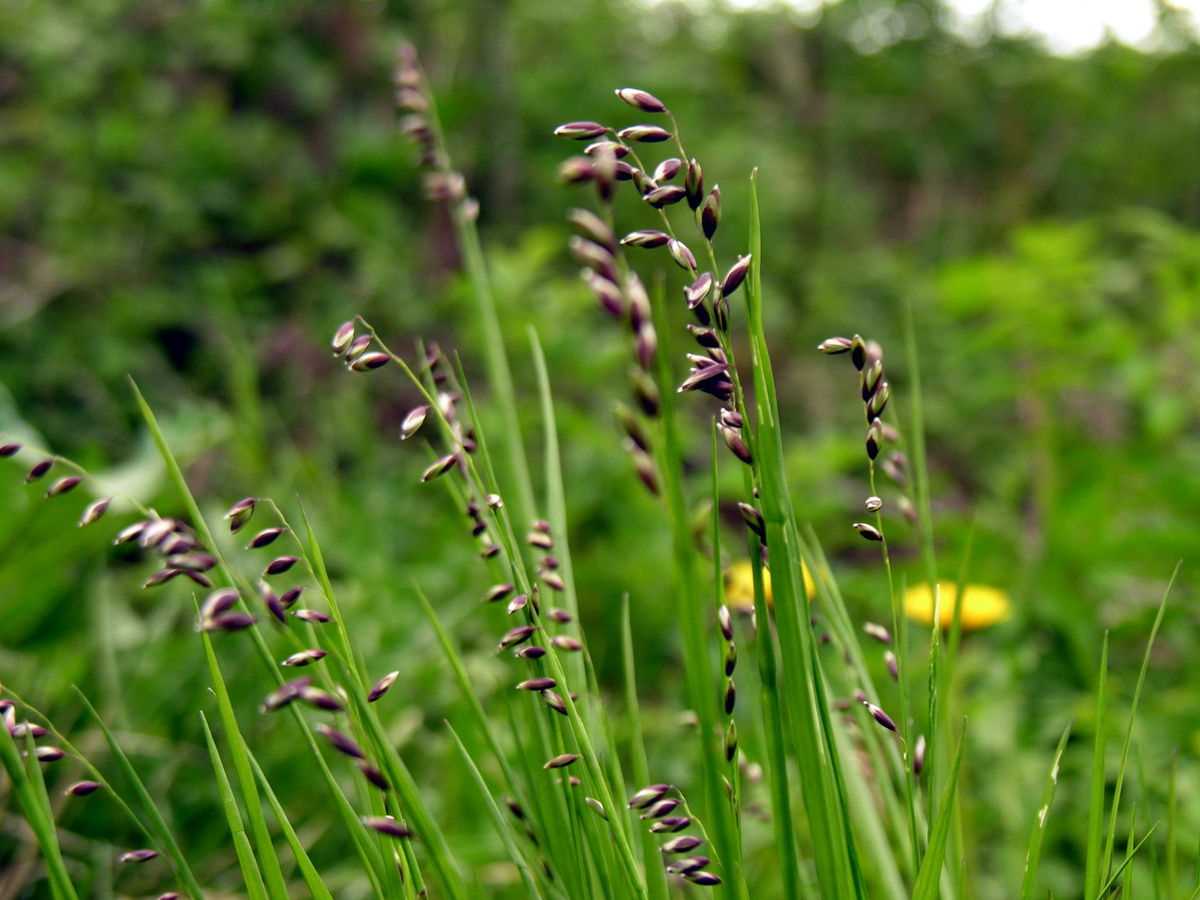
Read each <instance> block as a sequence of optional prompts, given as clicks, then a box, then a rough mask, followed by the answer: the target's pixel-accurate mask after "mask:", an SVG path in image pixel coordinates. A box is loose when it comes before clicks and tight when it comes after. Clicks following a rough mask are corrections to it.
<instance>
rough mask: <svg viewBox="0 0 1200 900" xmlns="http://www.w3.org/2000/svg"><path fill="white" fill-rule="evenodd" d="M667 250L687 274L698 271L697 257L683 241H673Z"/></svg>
mask: <svg viewBox="0 0 1200 900" xmlns="http://www.w3.org/2000/svg"><path fill="white" fill-rule="evenodd" d="M667 250H668V252H670V254H671V259H673V260H675V263H676V265H678V266H679V268H681V269H683V270H684V271H685V272H695V271H696V257H695V255H694V254H693V253H692V251H691V250H690V249H689V248H688V245H687V244H685V243H684V242H683V241H675V240H673V241H671V242H670V243H669V244H667Z"/></svg>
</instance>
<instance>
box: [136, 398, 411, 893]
mask: <svg viewBox="0 0 1200 900" xmlns="http://www.w3.org/2000/svg"><path fill="white" fill-rule="evenodd" d="M129 385H130V388H131V390H132V391H133V395H134V399H135V400H136V402H137V406H138V411H139V412H140V413H141V415H142V419H143V420H144V421H145V423H146V427H147V429H148V430H149V432H150V436H151V438H152V439H153V441H154V445H155V447H156V448H157V449H158V452H159V455H160V456H161V457H162V461H163V465H164V467H165V468H166V470H167V475H168V477H169V478H170V480H171V482H172V484H174V486H175V489H176V491H177V492H178V493H179V496H180V499H181V500H182V501H183V504H184V506H185V507H186V508H187V511H188V515H189V516H190V517H191V519H192V524H193V526H194V527H195V529H196V531H197V533H198V534H199V535H200V537H201V539H202V541H203V543H204V545H205V547H206V548H207V549H208V550H209V551H210V552H211V553H212V554H213V555H214V556H215V557H216V558H217V563H218V567H219V570H220V571H221V573H222V574H223V575H224V577H225V579H226V580H227V581H228V583H229V584H231V585H235V586H238V587H239V589H240V591H241V592H242V593H243V598H242V604H243V606H244V605H245V596H246V595H248V594H249V588H248V587H247V585H246V584H245V583H244V582H242V581H239V579H238V578H237V576H236V574H235V573H234V572H233V570H232V569H231V568H230V566H229V564H228V562H227V561H226V560H225V558H224V556H223V555H222V553H221V550H220V546H219V545H218V544H217V542H216V539H215V538H214V536H213V533H212V529H211V528H210V527H209V525H208V522H207V521H206V520H205V518H204V516H203V514H202V513H201V511H200V506H199V504H197V503H196V498H195V497H194V496H193V495H192V491H191V488H189V487H188V484H187V480H186V479H185V478H184V477H183V470H182V469H180V467H179V462H178V460H176V459H175V455H174V454H173V453H172V452H171V448H170V446H169V445H168V444H167V440H166V437H165V436H164V435H163V432H162V428H161V427H160V426H159V424H158V418H157V417H156V416H155V415H154V411H153V410H152V409H151V408H150V404H148V403H147V402H146V398H145V397H144V396H143V395H142V392H141V391H140V390H139V389H138V386H137V383H136V382H135V381H134V380H133V379H132V378H130V379H129ZM306 561H307V562H308V564H309V565H310V566H311V565H312V561H311V559H309V558H307V557H306ZM322 573H323V568H322ZM321 584H322V588H323V589H324V588H325V587H326V585H327V584H328V576H325V580H324V581H323V582H321ZM330 593H332V592H330ZM330 608H331V609H333V608H334V606H333V603H332V602H331V605H330ZM338 619H339V621H340V620H341V616H340V615H339V616H338ZM248 631H249V633H250V637H251V640H252V642H253V645H254V649H255V651H256V653H257V654H258V657H259V660H260V662H262V664H263V666H264V667H265V668H266V670H267V672H268V673H269V674H270V676H271V678H272V679H273V680H274V681H275V684H276V685H280V684H283V676H282V675H281V674H280V672H279V667H278V665H277V664H276V662H275V659H274V657H273V656H272V654H271V650H270V648H269V647H268V646H267V643H266V639H265V638H263V636H262V633H261V632H260V631H259V629H258V627H257V626H253V627H251V628H250V629H248ZM350 693H351V695H357V694H358V693H359V692H358V691H351V692H350ZM287 710H288V713H287V714H288V715H290V716H291V717H292V720H293V721H294V722H295V723H296V726H297V727H298V728H299V729H300V732H301V734H302V735H303V737H304V741H305V743H306V745H307V747H308V750H309V754H310V755H311V756H312V758H313V760H314V761H315V763H316V765H317V768H318V770H319V771H320V772H321V777H322V779H323V780H324V782H325V784H326V786H327V787H328V789H329V791H330V795H331V796H332V797H333V800H334V804H335V805H336V806H337V808H338V814H339V816H340V817H341V819H342V822H343V824H344V825H345V826H346V829H347V831H348V833H349V834H350V835H351V839H352V840H353V841H354V845H355V849H356V850H357V851H358V853H359V856H360V857H361V858H362V861H363V865H364V866H365V867H366V870H367V874H368V877H369V878H370V880H371V884H372V886H373V887H374V889H375V891H376V893H379V894H382V893H383V890H382V887H381V886H382V885H383V884H385V883H389V882H390V881H391V880H392V878H393V877H394V875H393V872H394V870H393V869H392V868H391V867H390V865H389V864H388V863H387V862H386V861H385V860H383V859H382V858H381V857H380V855H379V852H378V847H377V845H373V844H371V843H370V842H369V841H368V840H367V835H366V834H365V833H364V829H363V827H362V825H361V824H360V823H359V821H358V815H357V814H356V813H355V812H354V808H353V807H352V806H351V805H350V801H349V800H347V799H346V795H345V794H344V793H343V792H342V789H341V786H340V785H339V784H338V783H337V779H335V778H334V776H333V772H331V771H330V769H329V766H328V764H327V763H326V762H325V758H324V757H323V756H321V751H320V748H318V747H317V742H316V739H315V738H314V737H313V734H312V731H311V730H310V729H309V727H308V724H307V723H306V722H305V720H304V714H303V713H302V712H301V711H300V709H299V708H298V706H297V705H296V704H290V705H289V706H288V707H287Z"/></svg>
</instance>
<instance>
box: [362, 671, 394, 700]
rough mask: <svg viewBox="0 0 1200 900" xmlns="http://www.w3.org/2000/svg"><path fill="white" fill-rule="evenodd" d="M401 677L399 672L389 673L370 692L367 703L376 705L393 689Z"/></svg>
mask: <svg viewBox="0 0 1200 900" xmlns="http://www.w3.org/2000/svg"><path fill="white" fill-rule="evenodd" d="M399 677H400V673H399V672H398V671H397V672H388V673H387V674H386V675H384V676H383V677H382V678H380V679H379V680H378V681H377V682H375V685H374V686H373V687H372V688H371V690H370V691H369V692H368V694H367V702H368V703H374V702H375V701H376V700H378V699H379V698H380V697H382V696H383V695H384V694H386V693H387V692H388V691H389V690H390V689H391V687H392V685H393V684H395V683H396V679H397V678H399Z"/></svg>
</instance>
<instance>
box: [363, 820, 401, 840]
mask: <svg viewBox="0 0 1200 900" xmlns="http://www.w3.org/2000/svg"><path fill="white" fill-rule="evenodd" d="M362 823H363V824H364V825H366V826H367V827H368V828H370V829H371V830H372V831H378V832H379V833H380V834H383V835H386V836H387V837H391V838H396V839H398V840H399V839H407V838H411V837H412V836H413V832H412V829H411V828H409V827H408V826H406V825H401V824H400V823H399V822H397V821H396V820H395V819H394V818H393V817H391V816H363V819H362Z"/></svg>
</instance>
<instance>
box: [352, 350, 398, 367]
mask: <svg viewBox="0 0 1200 900" xmlns="http://www.w3.org/2000/svg"><path fill="white" fill-rule="evenodd" d="M390 360H391V357H390V356H388V355H387V354H386V353H381V352H380V351H378V350H373V351H371V352H370V353H364V354H362V355H361V356H358V357H355V359H354V362H352V363H350V370H351V371H353V372H370V371H371V370H372V369H378V368H380V367H381V366H386V365H387V364H388V362H389V361H390Z"/></svg>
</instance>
